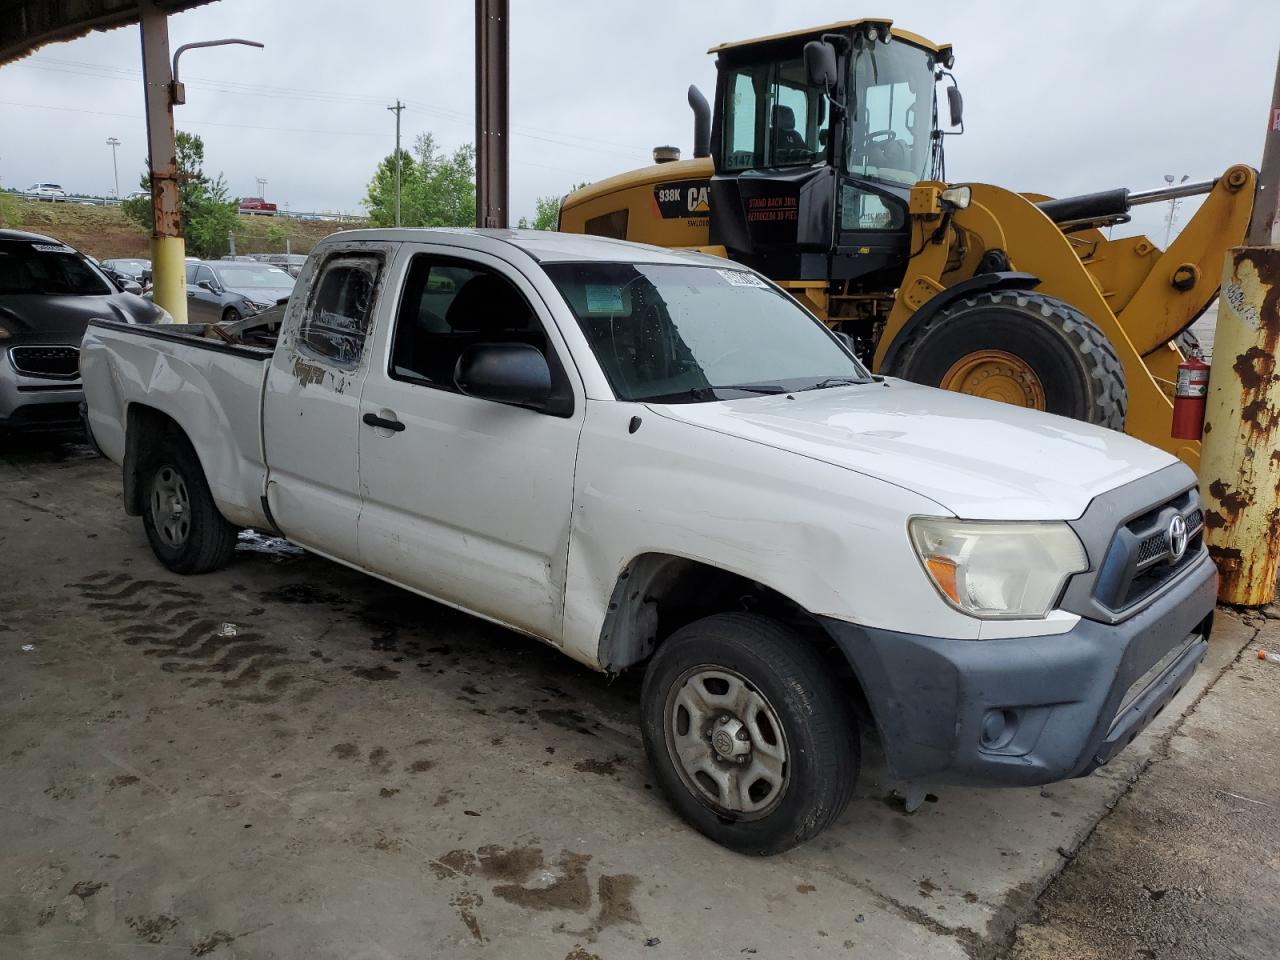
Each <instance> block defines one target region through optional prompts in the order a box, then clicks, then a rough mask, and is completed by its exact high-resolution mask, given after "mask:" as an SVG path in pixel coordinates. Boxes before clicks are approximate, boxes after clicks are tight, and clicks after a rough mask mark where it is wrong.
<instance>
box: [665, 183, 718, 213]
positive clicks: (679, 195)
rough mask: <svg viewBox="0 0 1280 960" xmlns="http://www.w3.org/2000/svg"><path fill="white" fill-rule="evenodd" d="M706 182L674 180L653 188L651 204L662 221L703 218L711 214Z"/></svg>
mask: <svg viewBox="0 0 1280 960" xmlns="http://www.w3.org/2000/svg"><path fill="white" fill-rule="evenodd" d="M708 189H709V183H708V181H706V180H676V181H674V182H672V183H660V184H658V185H657V186H656V187H654V188H653V202H654V205H655V206H657V208H658V213H659V214H660V215H661V217H662V219H664V220H675V219H681V220H682V219H686V218H688V217H705V216H708V215H709V214H710V213H711V204H710V202H709V200H708V197H707V191H708Z"/></svg>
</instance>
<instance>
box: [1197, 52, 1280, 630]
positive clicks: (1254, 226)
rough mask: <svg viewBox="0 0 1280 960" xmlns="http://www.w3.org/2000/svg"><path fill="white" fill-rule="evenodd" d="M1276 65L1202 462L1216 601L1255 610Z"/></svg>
mask: <svg viewBox="0 0 1280 960" xmlns="http://www.w3.org/2000/svg"><path fill="white" fill-rule="evenodd" d="M1278 232H1280V61H1278V62H1277V64H1276V82H1275V92H1274V93H1273V95H1272V98H1271V105H1270V109H1269V111H1268V117H1267V137H1266V143H1265V146H1264V148H1263V153H1262V167H1261V169H1260V170H1259V172H1258V191H1257V194H1256V196H1255V199H1254V208H1253V218H1252V220H1251V221H1250V225H1249V233H1248V244H1249V245H1248V246H1244V247H1236V248H1235V249H1233V250H1230V251H1228V252H1227V257H1226V264H1225V266H1224V268H1223V274H1222V294H1221V296H1220V297H1219V300H1218V328H1217V331H1216V333H1215V334H1214V342H1213V361H1214V362H1213V370H1212V372H1211V373H1210V376H1209V395H1208V398H1207V408H1206V412H1205V423H1204V445H1203V447H1202V448H1201V452H1200V486H1201V490H1202V492H1203V494H1204V497H1205V530H1206V533H1205V539H1206V541H1207V543H1208V545H1209V552H1210V554H1212V556H1213V559H1214V561H1215V562H1216V563H1217V565H1218V572H1219V573H1220V574H1221V580H1220V582H1219V586H1218V599H1219V600H1221V601H1222V602H1223V603H1233V604H1239V605H1241V606H1247V607H1254V606H1262V605H1264V604H1268V603H1271V602H1272V601H1273V600H1275V598H1276V576H1277V574H1280V371H1277V359H1278V358H1277V348H1280V246H1276V245H1275V244H1276V243H1277V241H1278V240H1280V237H1278V236H1277V233H1278Z"/></svg>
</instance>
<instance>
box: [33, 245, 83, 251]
mask: <svg viewBox="0 0 1280 960" xmlns="http://www.w3.org/2000/svg"><path fill="white" fill-rule="evenodd" d="M31 249H32V250H39V251H40V252H41V253H75V251H74V250H72V249H71V248H70V247H68V246H67V245H66V244H64V243H33V244H32V245H31Z"/></svg>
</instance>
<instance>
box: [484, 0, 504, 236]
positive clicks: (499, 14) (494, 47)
mask: <svg viewBox="0 0 1280 960" xmlns="http://www.w3.org/2000/svg"><path fill="white" fill-rule="evenodd" d="M509 24H510V21H509V19H508V9H507V0H476V226H478V227H506V226H507V225H508V223H507V217H508V208H509V207H508V195H509V177H508V171H509V152H508V149H507V144H508V140H509V137H508V133H509V123H508V120H509V111H508V104H509V100H510V82H509V70H508V67H509V64H510V57H509V45H508V40H509V36H508V33H509V29H508V28H509Z"/></svg>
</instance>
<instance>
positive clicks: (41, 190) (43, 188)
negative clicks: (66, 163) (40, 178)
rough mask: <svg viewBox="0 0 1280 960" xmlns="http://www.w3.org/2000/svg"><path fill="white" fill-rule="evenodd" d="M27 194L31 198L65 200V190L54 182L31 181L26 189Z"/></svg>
mask: <svg viewBox="0 0 1280 960" xmlns="http://www.w3.org/2000/svg"><path fill="white" fill-rule="evenodd" d="M26 194H27V196H29V197H31V198H32V199H33V200H53V201H58V200H66V199H67V191H65V190H63V189H62V187H60V186H58V184H56V183H33V184H32V185H31V186H29V187H27V189H26Z"/></svg>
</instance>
